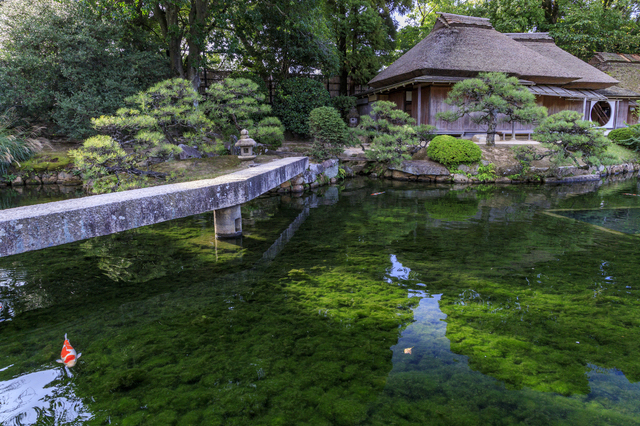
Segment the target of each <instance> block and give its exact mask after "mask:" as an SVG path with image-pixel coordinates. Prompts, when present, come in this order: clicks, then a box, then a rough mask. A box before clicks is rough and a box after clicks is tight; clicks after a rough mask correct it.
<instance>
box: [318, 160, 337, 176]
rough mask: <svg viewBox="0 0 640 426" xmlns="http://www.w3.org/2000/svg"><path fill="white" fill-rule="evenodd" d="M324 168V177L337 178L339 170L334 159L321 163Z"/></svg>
mask: <svg viewBox="0 0 640 426" xmlns="http://www.w3.org/2000/svg"><path fill="white" fill-rule="evenodd" d="M322 166H323V167H324V175H325V176H326V177H327V178H328V179H331V178H334V177H336V176H338V172H339V170H340V162H339V161H338V160H336V159H335V158H334V159H332V160H327V161H324V162H323V163H322Z"/></svg>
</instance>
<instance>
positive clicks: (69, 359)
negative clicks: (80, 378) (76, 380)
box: [56, 333, 82, 367]
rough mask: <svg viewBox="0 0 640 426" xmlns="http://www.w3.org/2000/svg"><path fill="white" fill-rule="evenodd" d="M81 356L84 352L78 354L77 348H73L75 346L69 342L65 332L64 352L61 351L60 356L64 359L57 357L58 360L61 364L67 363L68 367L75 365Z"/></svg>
mask: <svg viewBox="0 0 640 426" xmlns="http://www.w3.org/2000/svg"><path fill="white" fill-rule="evenodd" d="M81 356H82V354H77V353H76V350H75V349H73V346H71V343H69V339H67V333H65V334H64V344H63V345H62V352H60V358H62V359H57V360H56V361H57V362H59V363H60V364H64V365H66V366H67V367H73V366H74V365H76V361H78V358H80V357H81Z"/></svg>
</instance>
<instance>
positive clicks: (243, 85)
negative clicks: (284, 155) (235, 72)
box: [203, 78, 284, 146]
mask: <svg viewBox="0 0 640 426" xmlns="http://www.w3.org/2000/svg"><path fill="white" fill-rule="evenodd" d="M264 98H265V96H264V94H262V93H261V90H260V86H259V85H258V84H257V83H255V82H253V81H251V80H249V79H246V78H238V79H233V78H227V79H225V80H224V81H222V82H220V83H216V84H213V85H212V86H211V87H209V89H208V90H207V101H206V102H205V104H204V105H203V107H204V109H205V110H206V112H207V115H208V116H209V118H210V119H211V120H212V121H213V124H214V126H215V127H216V129H217V131H218V132H219V134H221V135H224V136H225V137H226V136H228V135H230V134H234V135H236V136H238V135H239V134H240V131H241V130H242V129H247V130H248V131H249V135H250V136H251V137H252V138H253V139H255V140H256V141H257V142H260V143H264V144H266V145H272V146H273V145H275V146H280V145H282V142H283V141H284V126H283V125H282V123H281V122H280V120H279V119H278V118H276V117H270V116H269V114H271V106H270V105H267V104H265V103H263V102H264Z"/></svg>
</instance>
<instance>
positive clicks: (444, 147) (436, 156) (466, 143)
mask: <svg viewBox="0 0 640 426" xmlns="http://www.w3.org/2000/svg"><path fill="white" fill-rule="evenodd" d="M427 155H428V156H429V158H431V159H432V160H434V161H437V162H438V163H441V164H444V165H445V166H453V165H458V164H465V163H475V162H476V161H478V160H480V157H482V150H481V149H480V147H479V146H478V145H476V144H475V143H473V142H471V141H470V140H467V139H457V138H454V137H453V136H448V135H440V136H436V137H435V138H433V140H432V141H431V143H430V144H429V146H428V147H427Z"/></svg>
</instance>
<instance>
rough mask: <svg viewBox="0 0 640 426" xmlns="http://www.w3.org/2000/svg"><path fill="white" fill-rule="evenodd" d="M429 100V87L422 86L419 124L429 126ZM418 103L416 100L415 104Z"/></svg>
mask: <svg viewBox="0 0 640 426" xmlns="http://www.w3.org/2000/svg"><path fill="white" fill-rule="evenodd" d="M430 98H431V86H423V87H422V120H421V121H420V123H421V124H431V123H429V120H430V114H429V102H430V100H429V99H430ZM417 102H418V101H417V100H416V103H417Z"/></svg>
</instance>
